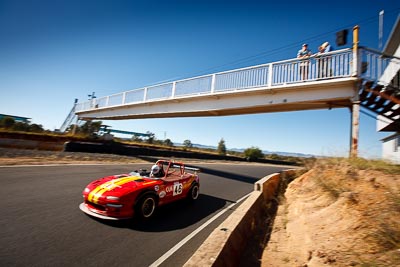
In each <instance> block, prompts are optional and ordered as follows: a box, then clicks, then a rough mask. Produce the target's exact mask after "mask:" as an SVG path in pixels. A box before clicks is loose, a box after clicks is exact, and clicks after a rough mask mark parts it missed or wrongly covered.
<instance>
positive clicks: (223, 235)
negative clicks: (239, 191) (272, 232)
mask: <svg viewBox="0 0 400 267" xmlns="http://www.w3.org/2000/svg"><path fill="white" fill-rule="evenodd" d="M293 172H294V170H288V171H284V172H282V173H274V174H271V175H268V176H266V177H264V178H262V179H261V180H259V181H257V182H256V183H255V184H254V191H253V192H251V194H250V195H249V197H248V198H247V199H246V200H245V201H244V202H243V203H242V204H241V205H240V206H239V207H238V208H237V209H236V210H235V211H234V212H233V213H232V214H231V215H230V216H229V217H228V218H227V219H226V220H225V221H224V222H222V223H221V224H220V225H219V226H218V227H217V228H216V229H215V230H214V231H213V232H212V233H211V234H210V236H209V237H208V238H207V239H206V240H205V241H204V242H203V244H202V245H201V246H200V248H199V249H198V250H197V251H196V252H195V253H194V254H193V255H192V257H191V258H190V259H189V260H188V261H187V262H186V263H185V265H184V266H185V267H194V266H196V267H197V266H237V265H238V264H239V262H240V259H241V255H242V251H243V250H244V249H245V247H246V245H247V240H248V239H249V238H250V237H251V236H252V235H253V233H254V231H255V229H256V228H257V227H262V225H263V223H264V222H262V220H261V219H260V216H259V214H260V213H261V212H262V209H263V208H265V205H266V203H267V202H269V201H271V199H273V198H274V197H275V196H276V193H277V190H278V187H279V183H280V181H281V176H282V175H286V174H290V173H293Z"/></svg>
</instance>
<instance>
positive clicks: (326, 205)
mask: <svg viewBox="0 0 400 267" xmlns="http://www.w3.org/2000/svg"><path fill="white" fill-rule="evenodd" d="M394 168H395V169H396V170H397V171H396V172H395V173H400V172H399V171H398V170H399V168H398V167H394ZM262 266H264V267H266V266H279V267H281V266H282V267H285V266H288V267H289V266H290V267H296V266H308V267H313V266H315V267H317V266H318V267H319V266H400V175H399V174H390V173H388V172H387V171H384V172H382V171H378V170H370V169H369V170H363V169H360V168H357V167H354V166H352V165H351V164H348V163H346V161H344V162H336V163H320V164H317V166H316V167H315V168H313V169H312V170H310V171H309V172H307V173H306V174H304V175H303V176H301V177H299V178H297V179H295V180H294V181H293V182H291V183H290V184H289V186H288V187H287V190H286V193H285V194H284V196H282V197H281V199H280V205H279V208H278V213H277V215H276V218H275V221H274V226H273V230H272V234H271V237H270V240H269V242H268V244H267V247H266V248H265V250H264V253H263V257H262Z"/></svg>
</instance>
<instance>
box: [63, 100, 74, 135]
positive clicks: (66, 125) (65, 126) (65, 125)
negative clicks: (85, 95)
mask: <svg viewBox="0 0 400 267" xmlns="http://www.w3.org/2000/svg"><path fill="white" fill-rule="evenodd" d="M76 103H78V99H75V102H74V106H73V107H72V109H71V111H70V112H69V114H68V116H67V118H66V119H65V120H64V122H63V124H62V125H61V127H60V132H62V133H64V132H65V131H66V130H67V129H68V128H69V127H70V126H71V124H72V122H73V121H74V120H77V115H76V114H75V107H76Z"/></svg>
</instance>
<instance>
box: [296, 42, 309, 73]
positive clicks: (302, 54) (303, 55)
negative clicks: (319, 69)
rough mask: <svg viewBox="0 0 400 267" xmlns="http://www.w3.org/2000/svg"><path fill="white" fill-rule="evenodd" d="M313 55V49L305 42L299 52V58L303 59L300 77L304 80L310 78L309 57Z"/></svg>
mask: <svg viewBox="0 0 400 267" xmlns="http://www.w3.org/2000/svg"><path fill="white" fill-rule="evenodd" d="M310 56H311V50H310V49H308V44H303V46H302V48H301V49H300V50H299V51H298V52H297V58H300V59H302V61H301V62H300V67H299V69H300V77H301V79H302V80H303V81H304V80H306V79H307V78H308V69H309V66H310V61H309V60H308V58H309V57H310Z"/></svg>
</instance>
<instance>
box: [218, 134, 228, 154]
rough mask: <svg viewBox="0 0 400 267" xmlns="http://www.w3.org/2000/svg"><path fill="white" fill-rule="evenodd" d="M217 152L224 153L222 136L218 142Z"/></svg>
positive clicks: (224, 147)
mask: <svg viewBox="0 0 400 267" xmlns="http://www.w3.org/2000/svg"><path fill="white" fill-rule="evenodd" d="M217 152H218V154H219V155H226V146H225V140H224V139H223V138H221V140H220V141H219V143H218V148H217Z"/></svg>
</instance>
